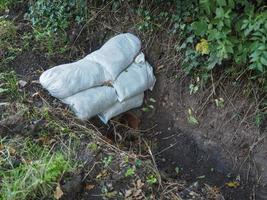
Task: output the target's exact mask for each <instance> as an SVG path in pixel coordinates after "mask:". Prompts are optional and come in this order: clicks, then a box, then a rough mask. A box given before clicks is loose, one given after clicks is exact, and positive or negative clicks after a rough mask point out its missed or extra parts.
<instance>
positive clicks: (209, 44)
mask: <svg viewBox="0 0 267 200" xmlns="http://www.w3.org/2000/svg"><path fill="white" fill-rule="evenodd" d="M196 18H197V19H195V21H194V22H193V23H191V26H190V27H191V33H190V35H189V36H188V37H187V39H186V40H185V41H184V43H183V44H182V45H181V47H182V49H183V48H184V49H186V50H185V56H186V59H185V63H184V67H185V69H186V71H187V72H188V73H190V72H191V71H192V70H195V69H198V70H202V71H206V72H208V71H210V70H212V69H213V68H214V67H215V66H218V65H221V64H222V63H226V62H227V64H228V65H230V66H232V69H234V71H235V72H245V71H249V70H252V71H253V73H254V74H255V75H256V76H254V77H259V76H261V77H263V76H264V74H266V71H267V10H266V6H264V1H254V2H253V3H252V1H249V0H199V15H198V16H197V17H196ZM236 70H239V71H236ZM261 80H262V79H261ZM263 80H264V81H266V80H265V78H264V79H263Z"/></svg>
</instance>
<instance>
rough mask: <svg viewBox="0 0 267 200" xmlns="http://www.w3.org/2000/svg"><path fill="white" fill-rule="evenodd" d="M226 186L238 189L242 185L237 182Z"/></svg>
mask: <svg viewBox="0 0 267 200" xmlns="http://www.w3.org/2000/svg"><path fill="white" fill-rule="evenodd" d="M225 185H226V186H228V187H230V188H237V187H238V186H239V185H240V184H239V182H237V181H232V182H228V183H225Z"/></svg>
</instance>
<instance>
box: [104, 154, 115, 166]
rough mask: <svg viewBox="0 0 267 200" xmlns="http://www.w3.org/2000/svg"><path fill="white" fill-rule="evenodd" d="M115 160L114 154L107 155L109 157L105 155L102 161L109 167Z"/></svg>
mask: <svg viewBox="0 0 267 200" xmlns="http://www.w3.org/2000/svg"><path fill="white" fill-rule="evenodd" d="M112 160H113V157H112V156H107V157H104V159H103V160H102V163H103V164H104V167H105V168H106V167H108V166H109V165H110V164H111V162H112Z"/></svg>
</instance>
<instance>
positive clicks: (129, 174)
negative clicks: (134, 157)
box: [124, 167, 136, 177]
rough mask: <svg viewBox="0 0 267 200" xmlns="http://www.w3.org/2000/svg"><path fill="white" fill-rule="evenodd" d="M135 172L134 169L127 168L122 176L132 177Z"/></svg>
mask: <svg viewBox="0 0 267 200" xmlns="http://www.w3.org/2000/svg"><path fill="white" fill-rule="evenodd" d="M135 171H136V169H135V167H129V168H128V169H127V171H126V172H125V174H124V176H125V177H129V176H133V175H134V174H135Z"/></svg>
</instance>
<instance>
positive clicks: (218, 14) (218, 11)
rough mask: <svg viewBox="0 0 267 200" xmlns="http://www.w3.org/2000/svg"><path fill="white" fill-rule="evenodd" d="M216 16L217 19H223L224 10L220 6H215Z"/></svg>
mask: <svg viewBox="0 0 267 200" xmlns="http://www.w3.org/2000/svg"><path fill="white" fill-rule="evenodd" d="M215 13H216V17H215V18H217V19H223V18H224V10H223V8H222V7H219V8H216V12H215Z"/></svg>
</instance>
